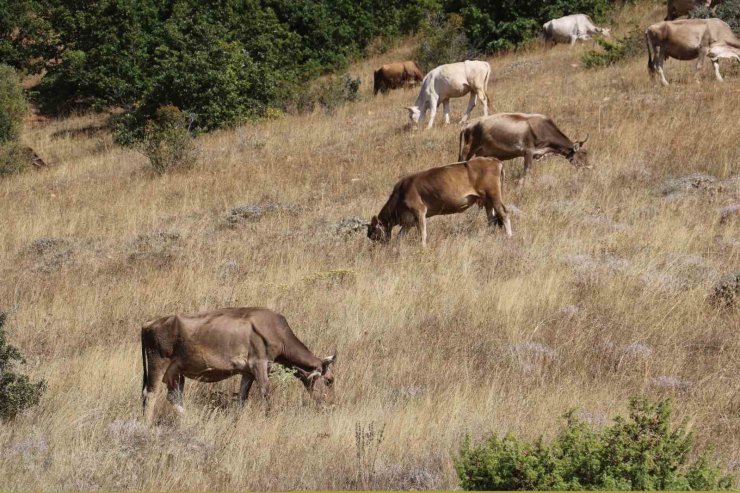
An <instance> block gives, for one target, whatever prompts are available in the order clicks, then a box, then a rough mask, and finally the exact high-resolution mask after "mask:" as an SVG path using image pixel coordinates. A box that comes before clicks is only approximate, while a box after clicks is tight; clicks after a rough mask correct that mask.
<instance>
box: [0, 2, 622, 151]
mask: <svg viewBox="0 0 740 493" xmlns="http://www.w3.org/2000/svg"><path fill="white" fill-rule="evenodd" d="M608 5H609V2H608V1H607V0H411V1H407V2H397V1H394V0H211V1H209V2H201V1H199V0H100V1H96V2H89V1H83V0H0V62H3V63H7V64H9V65H12V66H14V67H16V68H19V69H22V70H26V71H28V72H41V71H45V76H44V78H43V80H42V83H41V84H40V85H39V86H38V87H37V88H36V89H35V94H34V96H35V100H36V102H37V104H39V105H40V106H41V108H42V109H43V110H45V111H47V112H63V111H65V110H69V109H73V108H94V109H101V108H105V107H112V106H115V107H120V108H123V109H124V110H126V115H125V116H124V117H122V118H120V119H119V120H118V123H119V124H124V126H126V127H128V128H138V129H139V131H140V130H141V129H143V126H144V122H145V121H146V120H147V119H149V118H151V117H152V116H153V115H154V113H155V112H156V110H157V108H159V107H160V106H162V105H174V106H177V107H178V108H180V109H182V110H183V111H184V112H186V113H187V114H188V115H189V116H190V118H192V120H193V125H192V129H193V130H210V129H213V128H216V127H221V126H228V125H233V124H235V123H238V122H240V121H243V120H245V119H249V118H253V117H255V116H261V115H264V114H266V113H268V112H269V110H270V108H271V107H275V108H280V107H285V106H286V105H287V104H288V102H289V101H291V100H292V98H294V97H295V95H296V93H298V92H299V91H300V90H301V89H302V87H303V86H304V84H303V83H304V82H305V81H306V80H309V79H312V78H315V77H316V76H318V75H321V74H323V73H327V72H330V71H334V70H337V69H339V68H341V67H344V66H346V65H347V64H348V63H349V61H351V60H352V59H353V58H356V57H358V56H360V55H361V54H362V52H363V50H364V49H365V48H366V46H367V45H368V43H370V41H371V40H373V39H374V38H377V37H385V38H393V37H395V36H398V35H400V34H403V33H408V32H411V31H414V30H416V29H417V28H418V27H419V26H420V25H424V24H425V23H428V22H429V21H428V19H432V18H435V17H439V16H440V15H443V16H444V15H448V14H457V15H459V18H461V19H462V26H463V29H464V31H465V33H464V34H465V36H466V38H464V39H468V40H470V42H471V44H472V45H473V46H474V47H475V48H477V51H479V52H492V51H495V50H499V49H503V48H510V47H513V46H516V45H517V44H519V43H521V42H522V41H525V40H527V39H529V38H531V37H532V36H534V35H536V33H538V32H539V29H540V26H541V24H542V22H544V21H545V20H547V19H548V18H550V17H553V16H557V15H562V14H567V13H571V12H575V11H579V12H585V13H590V14H594V15H596V16H597V17H599V16H602V15H603V14H604V13H605V12H606V10H607V7H608ZM460 39H463V38H460ZM456 51H459V52H461V53H465V52H470V50H465V49H459V50H456ZM139 133H140V132H139ZM129 135H133V134H129ZM140 136H141V135H139V137H140Z"/></svg>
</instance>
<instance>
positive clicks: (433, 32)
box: [414, 14, 475, 72]
mask: <svg viewBox="0 0 740 493" xmlns="http://www.w3.org/2000/svg"><path fill="white" fill-rule="evenodd" d="M474 57H475V52H474V50H473V49H472V47H471V45H470V41H469V39H468V36H467V35H466V34H465V28H464V26H463V18H462V17H461V16H460V15H458V14H450V15H443V14H439V15H433V16H429V17H428V18H427V19H426V20H424V21H423V22H422V24H421V27H420V28H419V46H418V48H417V49H416V52H415V53H414V60H416V62H417V63H418V64H419V65H421V67H422V68H423V69H424V71H425V72H429V71H430V70H432V69H433V68H435V67H437V66H439V65H442V64H445V63H454V62H462V61H464V60H467V59H470V58H474Z"/></svg>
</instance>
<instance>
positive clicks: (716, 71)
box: [712, 58, 740, 82]
mask: <svg viewBox="0 0 740 493" xmlns="http://www.w3.org/2000/svg"><path fill="white" fill-rule="evenodd" d="M738 61H739V62H740V59H738ZM712 66H713V67H714V76H715V77H716V78H717V80H718V81H720V82H723V81H724V79H723V78H722V74H720V73H719V58H712Z"/></svg>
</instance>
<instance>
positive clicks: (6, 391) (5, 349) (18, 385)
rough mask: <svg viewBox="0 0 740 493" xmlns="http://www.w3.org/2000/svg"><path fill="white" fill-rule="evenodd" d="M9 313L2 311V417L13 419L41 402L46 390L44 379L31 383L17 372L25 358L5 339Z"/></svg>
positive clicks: (0, 315) (0, 393)
mask: <svg viewBox="0 0 740 493" xmlns="http://www.w3.org/2000/svg"><path fill="white" fill-rule="evenodd" d="M6 319H7V315H6V314H5V313H0V418H1V419H5V420H7V419H12V418H14V417H15V416H17V415H18V414H19V413H20V412H21V411H23V410H24V409H27V408H29V407H31V406H35V405H36V404H38V403H39V400H40V399H41V396H42V394H43V393H44V391H45V390H46V382H44V381H43V380H41V381H39V382H36V383H31V381H30V380H29V379H28V377H27V376H26V375H22V374H19V373H15V366H16V364H23V363H25V360H24V359H23V356H22V355H21V353H20V351H18V349H17V348H15V347H14V346H11V345H10V344H8V343H7V341H6V340H5V321H6Z"/></svg>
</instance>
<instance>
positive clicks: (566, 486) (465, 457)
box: [455, 399, 732, 490]
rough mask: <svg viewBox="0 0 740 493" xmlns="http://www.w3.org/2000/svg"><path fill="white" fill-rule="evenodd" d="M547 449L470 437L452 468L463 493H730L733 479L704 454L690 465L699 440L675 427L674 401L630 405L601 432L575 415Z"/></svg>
mask: <svg viewBox="0 0 740 493" xmlns="http://www.w3.org/2000/svg"><path fill="white" fill-rule="evenodd" d="M564 417H565V418H566V420H567V422H566V425H565V427H564V428H563V429H562V430H561V431H560V432H559V433H558V435H557V436H556V438H555V439H554V440H553V441H552V442H551V443H550V444H546V443H545V442H544V441H543V439H542V438H539V439H538V440H537V441H535V442H533V443H529V442H525V441H522V440H519V439H517V438H516V437H514V436H512V435H507V436H505V437H504V438H498V437H496V436H493V437H491V438H489V439H488V440H486V441H485V442H483V443H482V444H480V445H478V446H473V445H472V444H471V443H470V438H469V437H467V438H466V439H465V441H464V442H463V446H462V449H461V451H460V456H459V457H458V458H457V459H456V462H455V468H456V470H457V473H458V477H459V478H460V485H461V486H462V487H463V489H465V490H726V489H730V488H731V487H732V481H731V479H730V477H729V476H724V475H723V474H722V473H721V471H720V469H719V467H717V466H716V465H714V464H712V463H711V462H710V460H709V458H708V455H707V454H706V453H705V454H703V455H701V456H700V457H699V458H698V459H695V460H692V459H691V454H692V452H693V449H694V436H693V434H692V433H691V432H690V431H688V429H687V423H686V422H685V421H684V422H683V423H681V424H679V425H678V426H674V425H672V423H671V407H670V402H669V401H667V400H666V401H662V402H659V403H657V404H651V403H649V402H648V401H646V400H643V399H633V400H632V401H631V402H630V412H629V418H628V419H625V418H623V417H621V416H619V417H617V418H615V420H614V423H613V424H612V425H611V426H607V427H605V428H603V429H601V430H597V429H594V428H593V426H591V425H589V424H587V423H585V422H584V421H582V420H580V419H579V418H578V417H577V415H576V413H575V412H574V411H571V412H569V413H567V414H566V415H565V416H564Z"/></svg>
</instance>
